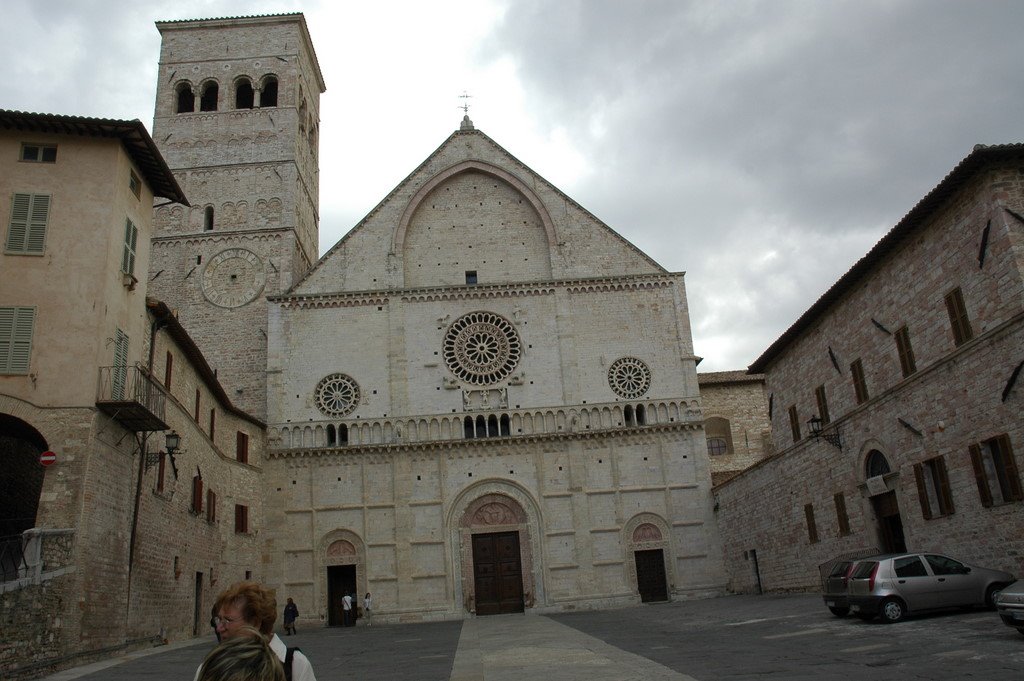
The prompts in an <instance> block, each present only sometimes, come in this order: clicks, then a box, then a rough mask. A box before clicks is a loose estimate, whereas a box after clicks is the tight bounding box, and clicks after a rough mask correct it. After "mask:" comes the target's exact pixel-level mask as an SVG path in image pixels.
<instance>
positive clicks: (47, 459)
mask: <svg viewBox="0 0 1024 681" xmlns="http://www.w3.org/2000/svg"><path fill="white" fill-rule="evenodd" d="M56 462H57V455H56V454H54V453H53V452H43V453H42V454H40V455H39V463H41V464H43V465H44V466H50V465H52V464H54V463H56Z"/></svg>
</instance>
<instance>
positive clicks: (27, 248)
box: [4, 193, 50, 255]
mask: <svg viewBox="0 0 1024 681" xmlns="http://www.w3.org/2000/svg"><path fill="white" fill-rule="evenodd" d="M49 220H50V195H49V194H20V193H19V194H14V196H12V197H11V219H10V221H9V222H8V223H7V239H6V241H5V242H4V253H7V254H9V255H42V254H43V250H44V247H45V246H46V225H47V223H48V222H49Z"/></svg>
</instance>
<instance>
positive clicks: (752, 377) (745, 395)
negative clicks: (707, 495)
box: [697, 371, 772, 485]
mask: <svg viewBox="0 0 1024 681" xmlns="http://www.w3.org/2000/svg"><path fill="white" fill-rule="evenodd" d="M697 382H698V383H699V384H700V401H701V407H702V409H703V411H704V431H705V436H706V437H709V438H712V437H719V438H721V439H723V440H725V441H726V447H725V451H720V449H721V447H720V446H718V447H714V446H709V448H708V454H709V456H710V457H711V476H712V481H713V482H714V484H716V485H717V484H718V483H720V482H724V481H725V480H728V479H729V478H731V477H732V476H734V475H736V474H737V473H739V472H740V471H742V470H745V469H747V468H749V467H750V466H752V465H754V464H755V463H757V462H758V461H760V460H761V459H763V458H764V457H765V456H768V455H769V454H771V451H772V443H771V422H770V421H769V419H768V397H767V395H766V394H765V392H764V376H763V375H760V374H748V373H747V372H746V371H716V372H708V373H698V374H697ZM709 419H715V421H713V422H711V423H710V424H709V421H708V420H709Z"/></svg>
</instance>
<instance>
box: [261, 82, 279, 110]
mask: <svg viewBox="0 0 1024 681" xmlns="http://www.w3.org/2000/svg"><path fill="white" fill-rule="evenodd" d="M260 106H261V107H268V106H277V78H275V77H274V76H267V77H266V78H264V79H263V87H262V88H260Z"/></svg>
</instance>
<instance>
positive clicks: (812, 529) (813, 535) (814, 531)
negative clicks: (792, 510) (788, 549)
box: [804, 504, 818, 544]
mask: <svg viewBox="0 0 1024 681" xmlns="http://www.w3.org/2000/svg"><path fill="white" fill-rule="evenodd" d="M804 518H806V519H807V540H808V541H809V542H810V543H812V544H817V543H818V524H817V523H816V522H815V521H814V504H805V505H804Z"/></svg>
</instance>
